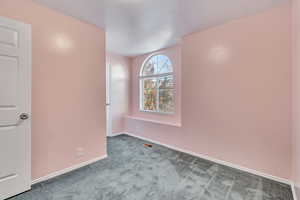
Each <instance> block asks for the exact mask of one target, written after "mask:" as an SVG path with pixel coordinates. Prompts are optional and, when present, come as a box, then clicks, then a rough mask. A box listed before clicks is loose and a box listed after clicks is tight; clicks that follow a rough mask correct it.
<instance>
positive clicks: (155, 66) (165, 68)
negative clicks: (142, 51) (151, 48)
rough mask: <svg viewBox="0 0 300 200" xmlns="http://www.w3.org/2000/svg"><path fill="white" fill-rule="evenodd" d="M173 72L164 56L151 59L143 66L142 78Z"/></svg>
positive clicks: (169, 62)
mask: <svg viewBox="0 0 300 200" xmlns="http://www.w3.org/2000/svg"><path fill="white" fill-rule="evenodd" d="M171 72H173V67H172V64H171V61H170V59H169V58H168V57H167V56H165V55H156V56H153V57H151V58H150V59H149V60H148V61H147V62H146V63H145V65H144V67H143V71H142V76H149V75H155V74H164V73H171Z"/></svg>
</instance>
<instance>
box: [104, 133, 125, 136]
mask: <svg viewBox="0 0 300 200" xmlns="http://www.w3.org/2000/svg"><path fill="white" fill-rule="evenodd" d="M123 134H125V133H124V132H119V133H112V134H111V135H108V137H115V136H118V135H123Z"/></svg>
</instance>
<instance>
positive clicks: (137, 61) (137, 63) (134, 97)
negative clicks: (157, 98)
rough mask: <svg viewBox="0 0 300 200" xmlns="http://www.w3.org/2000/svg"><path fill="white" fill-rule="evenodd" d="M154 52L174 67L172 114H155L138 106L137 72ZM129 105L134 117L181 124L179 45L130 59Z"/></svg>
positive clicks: (131, 114) (138, 72)
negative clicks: (167, 58)
mask: <svg viewBox="0 0 300 200" xmlns="http://www.w3.org/2000/svg"><path fill="white" fill-rule="evenodd" d="M155 54H164V55H166V56H168V57H169V58H170V59H171V62H172V65H173V69H174V78H175V80H176V84H175V88H176V98H175V105H176V111H175V114H174V115H166V114H155V113H149V112H140V107H139V79H138V77H139V74H140V67H141V66H142V65H143V62H144V61H145V59H147V58H149V57H151V56H152V55H155ZM131 67H132V68H131V107H130V116H129V117H134V118H141V119H148V120H156V121H160V122H164V123H172V124H174V125H176V126H180V124H181V47H180V46H179V45H178V46H174V47H171V48H167V49H163V50H161V51H157V52H154V53H150V54H146V55H142V56H137V57H135V58H133V59H132V65H131Z"/></svg>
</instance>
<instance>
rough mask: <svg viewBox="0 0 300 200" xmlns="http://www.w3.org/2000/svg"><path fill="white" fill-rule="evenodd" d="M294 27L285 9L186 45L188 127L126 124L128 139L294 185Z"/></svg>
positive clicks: (237, 22)
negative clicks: (132, 137)
mask: <svg viewBox="0 0 300 200" xmlns="http://www.w3.org/2000/svg"><path fill="white" fill-rule="evenodd" d="M290 25H291V24H290V5H289V4H284V5H281V6H279V7H276V8H272V9H270V10H268V11H265V12H263V13H260V14H257V15H255V16H250V17H246V18H242V19H239V20H235V21H232V22H230V23H226V24H224V25H221V26H218V27H214V28H210V29H207V30H205V31H202V32H197V33H194V34H191V35H188V36H186V37H184V39H183V42H182V119H181V120H182V126H181V127H177V126H172V125H164V124H158V123H153V122H147V121H142V120H138V119H132V118H127V120H126V125H127V131H128V132H131V133H134V134H136V135H139V136H142V137H145V138H149V139H152V140H155V141H158V142H161V143H164V144H168V145H171V146H175V147H178V148H181V149H185V150H188V151H192V152H195V153H199V154H204V155H207V156H210V157H213V158H217V159H221V160H224V161H228V162H231V163H234V164H237V165H241V166H244V167H247V168H250V169H255V170H258V171H261V172H264V173H268V174H271V175H275V176H279V177H282V178H290V176H291V174H290V171H291V170H290V169H291V148H290V146H291V134H290V132H291V130H290V121H291V113H290V106H291V103H290V102H291V98H290V96H291V92H290V87H291V82H290V80H291V69H290V65H291V37H290V36H291V31H290ZM135 73H136V72H133V74H135ZM132 90H135V91H136V90H137V86H136V83H135V80H133V86H132ZM133 97H134V98H133V99H132V103H133V104H132V105H133V112H132V115H133V116H140V115H141V113H139V112H138V111H136V110H135V108H136V107H137V101H136V100H137V99H136V95H134V94H133ZM143 117H144V118H148V117H147V116H146V114H143ZM149 118H151V119H152V116H151V117H149Z"/></svg>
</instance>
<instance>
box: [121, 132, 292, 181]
mask: <svg viewBox="0 0 300 200" xmlns="http://www.w3.org/2000/svg"><path fill="white" fill-rule="evenodd" d="M124 134H127V135H129V136H132V137H136V138H139V139H142V140H147V141H149V142H152V143H154V144H158V145H162V146H165V147H167V148H170V149H173V150H176V151H180V152H183V153H187V154H190V155H193V156H196V157H199V158H202V159H205V160H209V161H212V162H215V163H218V164H221V165H225V166H228V167H231V168H235V169H238V170H241V171H245V172H248V173H251V174H255V175H258V176H261V177H264V178H267V179H271V180H274V181H277V182H280V183H285V184H288V185H292V184H293V182H292V181H291V180H288V179H284V178H280V177H276V176H273V175H269V174H266V173H263V172H259V171H256V170H253V169H249V168H247V167H243V166H240V165H236V164H233V163H230V162H227V161H223V160H219V159H215V158H212V157H209V156H206V155H202V154H198V153H195V152H191V151H187V150H183V149H180V148H177V147H174V146H171V145H167V144H163V143H160V142H157V141H154V140H151V139H148V138H145V137H141V136H138V135H135V134H132V133H128V132H124Z"/></svg>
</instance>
